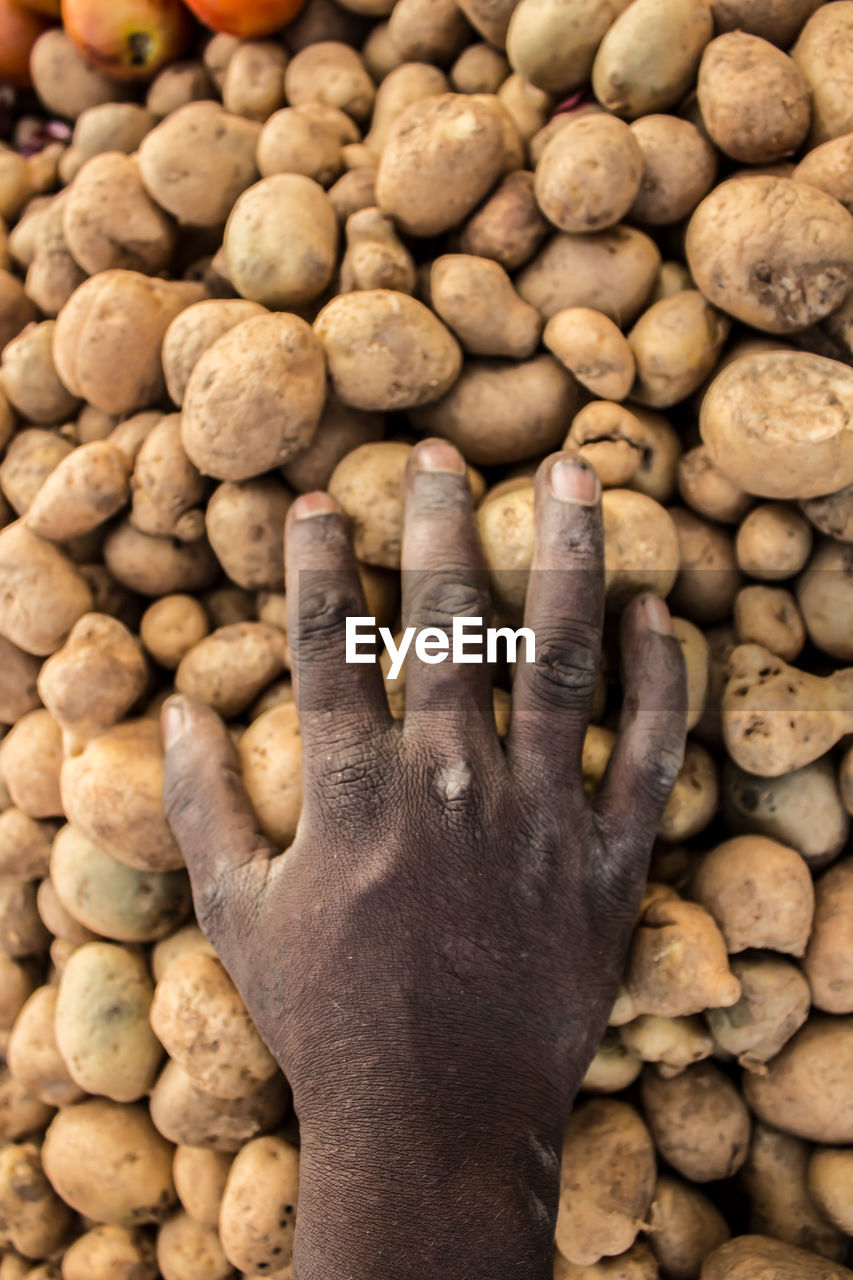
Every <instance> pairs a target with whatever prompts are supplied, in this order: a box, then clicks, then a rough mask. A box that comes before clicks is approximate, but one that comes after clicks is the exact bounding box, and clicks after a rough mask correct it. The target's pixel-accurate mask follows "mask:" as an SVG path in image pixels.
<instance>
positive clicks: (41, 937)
mask: <svg viewBox="0 0 853 1280" xmlns="http://www.w3.org/2000/svg"><path fill="white" fill-rule="evenodd" d="M49 942H50V938H49V935H48V932H47V930H46V929H45V927H44V925H43V924H42V922H41V917H40V916H39V913H38V908H37V906H36V885H35V882H34V881H32V880H19V879H18V878H17V877H16V876H0V951H5V953H6V955H9V956H12V958H13V959H21V958H23V957H25V956H31V955H39V954H42V953H43V952H45V951H46V950H47V947H48V945H49Z"/></svg>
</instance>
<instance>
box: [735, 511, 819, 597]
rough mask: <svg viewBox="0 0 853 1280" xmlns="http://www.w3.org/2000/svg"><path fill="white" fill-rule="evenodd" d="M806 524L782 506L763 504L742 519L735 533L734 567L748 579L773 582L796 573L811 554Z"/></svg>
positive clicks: (810, 541) (794, 513)
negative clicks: (735, 558)
mask: <svg viewBox="0 0 853 1280" xmlns="http://www.w3.org/2000/svg"><path fill="white" fill-rule="evenodd" d="M811 549H812V531H811V528H810V526H809V524H808V521H806V520H804V519H803V517H802V516H801V515H800V513H799V512H798V511H797V510H795V509H794V508H793V507H790V506H787V505H786V504H785V503H783V502H764V503H761V504H760V505H759V506H757V507H755V508H754V509H753V510H752V511H751V512H750V513H749V514H748V515H747V516H746V518H745V519H744V521H743V523H742V524H741V526H740V528H739V529H738V533H737V541H736V544H735V550H736V554H737V560H738V564H739V565H740V567H741V569H743V571H744V572H745V573H748V574H749V575H750V577H752V578H761V579H763V580H765V581H768V582H777V581H780V580H784V579H785V578H790V577H793V575H794V574H795V573H799V571H800V569H802V568H803V567H804V566H805V564H806V562H807V560H808V558H809V555H810V553H811Z"/></svg>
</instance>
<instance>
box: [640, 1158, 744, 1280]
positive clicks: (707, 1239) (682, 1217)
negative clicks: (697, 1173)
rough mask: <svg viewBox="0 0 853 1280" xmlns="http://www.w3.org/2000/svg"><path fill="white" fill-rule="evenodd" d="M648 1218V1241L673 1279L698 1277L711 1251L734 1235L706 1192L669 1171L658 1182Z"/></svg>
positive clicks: (687, 1279)
mask: <svg viewBox="0 0 853 1280" xmlns="http://www.w3.org/2000/svg"><path fill="white" fill-rule="evenodd" d="M648 1222H649V1225H648V1228H647V1238H648V1241H649V1244H650V1245H651V1247H652V1251H653V1253H654V1255H655V1257H656V1258H657V1260H658V1262H659V1263H660V1265H661V1266H662V1267H663V1268H665V1270H666V1274H667V1275H668V1276H671V1277H672V1280H696V1277H698V1275H699V1271H700V1269H701V1266H702V1263H703V1262H704V1260H705V1258H706V1257H707V1256H708V1254H709V1253H710V1252H711V1251H712V1250H713V1249H716V1248H718V1247H719V1246H720V1245H721V1244H723V1243H724V1242H725V1241H726V1240H728V1239H729V1236H730V1235H731V1232H730V1231H729V1228H728V1226H727V1224H726V1220H725V1218H724V1217H723V1216H722V1214H721V1213H720V1211H719V1210H718V1209H717V1207H716V1206H715V1205H714V1204H713V1202H712V1201H711V1200H709V1199H708V1197H707V1196H705V1195H703V1193H702V1192H701V1191H699V1190H698V1189H697V1188H696V1187H694V1186H692V1185H691V1184H690V1183H689V1182H682V1181H681V1179H680V1178H673V1177H671V1176H669V1175H667V1174H661V1175H660V1176H659V1177H658V1180H657V1182H656V1183H655V1191H654V1198H653V1200H652V1204H651V1208H650V1210H649V1215H648Z"/></svg>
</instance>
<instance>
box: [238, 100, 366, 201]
mask: <svg viewBox="0 0 853 1280" xmlns="http://www.w3.org/2000/svg"><path fill="white" fill-rule="evenodd" d="M265 119H266V117H265ZM358 139H359V133H358V130H357V129H356V127H355V125H354V124H353V122H352V120H350V118H349V116H347V115H345V114H344V112H343V111H338V110H337V108H335V107H327V106H323V105H322V104H320V103H306V104H305V105H304V106H301V107H284V108H283V109H282V110H281V111H276V112H275V113H274V114H273V115H270V116H269V119H267V120H266V123H265V124H264V127H263V129H262V130H261V136H260V138H259V139H258V154H257V161H258V169H259V170H260V172H261V176H262V177H264V178H269V177H271V176H272V175H273V174H275V173H301V174H303V175H304V176H305V177H306V178H312V179H313V180H314V182H317V183H319V184H320V186H321V187H330V186H331V185H332V183H333V182H334V181H335V179H336V178H339V177H340V175H341V174H342V173H343V171H344V169H345V168H346V165H345V161H344V148H345V147H346V146H347V145H348V144H351V143H355V142H357V141H358ZM374 164H375V159H374Z"/></svg>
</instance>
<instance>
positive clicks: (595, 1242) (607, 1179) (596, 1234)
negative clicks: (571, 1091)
mask: <svg viewBox="0 0 853 1280" xmlns="http://www.w3.org/2000/svg"><path fill="white" fill-rule="evenodd" d="M654 1180H655V1156H654V1148H653V1146H652V1143H651V1138H650V1136H649V1133H648V1130H647V1129H646V1126H645V1125H644V1124H643V1122H642V1120H641V1119H640V1117H639V1116H638V1115H637V1113H636V1111H634V1109H633V1108H632V1107H629V1106H628V1105H627V1104H626V1103H624V1102H617V1101H615V1100H614V1099H611V1098H592V1099H589V1100H588V1101H585V1102H582V1103H580V1104H578V1105H577V1106H576V1107H575V1109H574V1111H573V1113H572V1116H571V1119H570V1120H569V1124H568V1128H567V1129H566V1134H565V1140H564V1143H563V1156H562V1168H561V1177H560V1206H559V1212H558V1214H557V1232H556V1240H557V1248H558V1249H559V1251H560V1253H561V1254H562V1256H563V1257H564V1258H566V1259H567V1260H568V1261H570V1262H574V1263H577V1264H580V1265H590V1264H591V1263H594V1262H598V1261H599V1259H600V1258H602V1257H605V1256H607V1257H612V1256H614V1255H616V1254H620V1253H623V1252H624V1251H625V1250H626V1249H628V1248H630V1246H631V1245H632V1244H633V1243H634V1240H635V1239H636V1237H637V1233H638V1230H639V1227H640V1224H641V1222H642V1220H643V1217H644V1215H645V1214H646V1212H647V1210H648V1208H649V1205H650V1203H651V1198H652V1192H653V1189H654Z"/></svg>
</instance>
